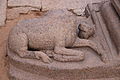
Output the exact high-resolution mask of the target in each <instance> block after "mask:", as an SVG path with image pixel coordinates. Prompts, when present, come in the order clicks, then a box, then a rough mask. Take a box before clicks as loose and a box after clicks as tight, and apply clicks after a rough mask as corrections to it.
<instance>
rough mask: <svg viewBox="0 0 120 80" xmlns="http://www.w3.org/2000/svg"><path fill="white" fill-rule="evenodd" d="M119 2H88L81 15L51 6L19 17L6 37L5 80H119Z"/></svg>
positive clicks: (114, 0)
mask: <svg viewBox="0 0 120 80" xmlns="http://www.w3.org/2000/svg"><path fill="white" fill-rule="evenodd" d="M119 2H120V1H119V0H111V1H105V2H100V3H92V4H88V5H87V7H86V8H85V15H84V16H82V17H78V16H75V15H74V14H73V13H72V11H70V10H52V11H48V12H47V13H46V14H44V16H41V17H40V18H35V19H30V20H23V21H20V22H19V23H18V24H17V25H16V26H15V27H14V28H13V29H12V31H11V32H10V35H9V38H8V45H7V54H8V58H9V76H10V77H9V79H10V80H89V79H90V80H92V79H95V80H111V79H112V80H119V77H120V74H119V73H120V58H119V56H118V55H119V53H120V40H119V39H120V35H119V32H120V31H119V29H120V28H119V26H120V19H119V17H120V15H119V12H120V11H119V9H120V7H119V4H120V3H119ZM96 53H97V54H96ZM38 59H40V60H38ZM41 60H42V61H41ZM101 60H102V61H101ZM46 63H49V64H46Z"/></svg>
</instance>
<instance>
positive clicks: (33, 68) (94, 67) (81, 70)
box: [8, 52, 120, 80]
mask: <svg viewBox="0 0 120 80" xmlns="http://www.w3.org/2000/svg"><path fill="white" fill-rule="evenodd" d="M8 56H9V62H10V65H14V66H15V67H16V68H18V69H21V70H23V71H25V72H29V73H33V74H36V75H41V76H45V77H49V78H53V79H54V80H56V79H57V80H61V79H62V78H64V79H69V80H73V79H74V78H76V80H79V79H81V78H83V79H91V78H106V77H118V76H120V74H119V73H120V69H119V65H115V64H114V65H110V64H104V63H102V62H101V61H100V60H99V58H98V57H96V55H94V54H90V53H88V54H87V56H86V57H88V56H89V57H88V58H86V60H85V61H83V62H68V63H64V62H57V61H53V62H52V63H50V64H46V63H43V62H42V61H40V60H35V59H24V58H20V57H19V56H17V55H15V54H14V53H11V52H8ZM11 74H12V73H11Z"/></svg>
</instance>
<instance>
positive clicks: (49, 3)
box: [8, 0, 105, 10]
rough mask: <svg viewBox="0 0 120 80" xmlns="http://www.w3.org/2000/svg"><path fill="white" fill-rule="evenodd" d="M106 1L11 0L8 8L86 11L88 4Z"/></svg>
mask: <svg viewBox="0 0 120 80" xmlns="http://www.w3.org/2000/svg"><path fill="white" fill-rule="evenodd" d="M100 1H105V0H9V1H8V6H9V7H15V6H31V7H36V8H41V7H42V9H43V10H50V9H64V8H67V9H79V8H80V9H81V8H82V9H84V8H85V6H86V5H87V4H88V3H94V2H100Z"/></svg>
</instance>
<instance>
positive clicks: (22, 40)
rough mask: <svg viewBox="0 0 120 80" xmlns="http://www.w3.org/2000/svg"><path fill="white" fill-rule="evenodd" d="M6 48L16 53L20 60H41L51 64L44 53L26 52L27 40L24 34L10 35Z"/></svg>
mask: <svg viewBox="0 0 120 80" xmlns="http://www.w3.org/2000/svg"><path fill="white" fill-rule="evenodd" d="M8 47H9V49H10V50H11V51H13V52H14V53H17V54H18V55H19V56H20V57H21V58H35V59H40V58H41V59H42V60H43V62H46V63H50V62H51V59H50V58H49V57H48V56H47V55H46V54H45V53H43V52H41V51H29V50H28V38H27V35H26V34H25V33H20V34H13V35H10V37H9V41H8Z"/></svg>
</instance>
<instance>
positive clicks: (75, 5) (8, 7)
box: [0, 0, 105, 26]
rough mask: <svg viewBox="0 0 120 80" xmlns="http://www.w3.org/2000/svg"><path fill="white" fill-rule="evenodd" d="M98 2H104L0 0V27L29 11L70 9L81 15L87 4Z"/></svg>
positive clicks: (90, 0) (82, 0)
mask: <svg viewBox="0 0 120 80" xmlns="http://www.w3.org/2000/svg"><path fill="white" fill-rule="evenodd" d="M7 1H8V2H7ZM100 1H105V0H0V15H1V16H0V26H4V25H5V21H6V19H7V20H11V19H15V18H17V17H19V16H20V14H27V13H28V12H29V11H31V10H32V11H38V12H39V11H47V10H52V9H68V10H70V9H72V11H73V12H74V13H75V14H76V15H81V14H82V12H83V11H84V8H85V6H86V5H87V4H88V3H94V2H100ZM6 11H7V13H6ZM6 14H7V15H6Z"/></svg>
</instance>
